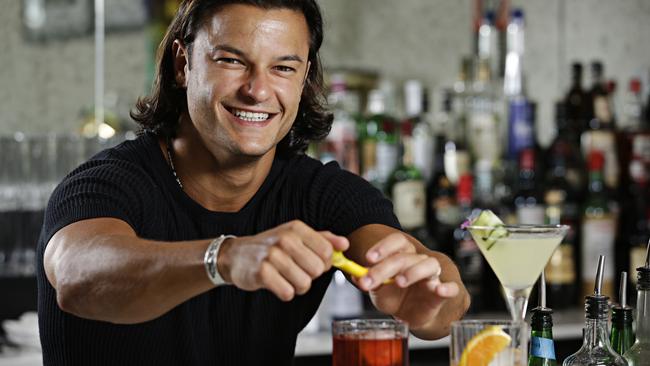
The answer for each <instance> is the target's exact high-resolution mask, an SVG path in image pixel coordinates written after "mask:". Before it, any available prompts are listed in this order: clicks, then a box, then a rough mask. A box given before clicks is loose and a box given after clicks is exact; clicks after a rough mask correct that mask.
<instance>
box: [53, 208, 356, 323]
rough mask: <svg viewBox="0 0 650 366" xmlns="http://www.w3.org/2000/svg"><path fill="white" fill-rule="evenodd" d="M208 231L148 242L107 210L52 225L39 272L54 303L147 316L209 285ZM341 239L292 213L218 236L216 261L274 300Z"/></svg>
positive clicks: (341, 244) (294, 287) (294, 290)
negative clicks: (274, 223) (261, 227)
mask: <svg viewBox="0 0 650 366" xmlns="http://www.w3.org/2000/svg"><path fill="white" fill-rule="evenodd" d="M210 242H211V239H206V240H196V241H184V242H154V241H151V240H144V239H141V238H139V237H137V235H136V233H135V232H134V231H133V229H132V228H131V226H129V225H128V224H127V223H126V222H124V221H122V220H118V219H114V218H96V219H89V220H84V221H79V222H76V223H73V224H70V225H68V226H66V227H64V228H63V229H61V230H59V231H58V232H57V233H56V234H55V235H54V236H53V237H52V238H51V239H50V241H49V243H48V245H47V248H46V249H45V254H44V260H43V262H44V267H45V274H46V276H47V278H48V280H49V282H50V283H51V284H52V286H53V287H54V289H55V290H56V293H57V302H58V304H59V307H60V308H61V309H62V310H64V311H67V312H69V313H72V314H75V315H77V316H80V317H83V318H88V319H94V320H102V321H108V322H113V323H125V324H131V323H140V322H144V321H148V320H152V319H155V318H157V317H159V316H161V315H163V314H165V313H166V312H168V311H169V310H171V309H173V308H174V307H176V306H177V305H179V304H181V303H183V302H185V301H187V300H188V299H190V298H192V297H194V296H196V295H199V294H201V293H203V292H205V291H208V290H209V289H211V288H213V287H214V284H212V282H211V281H210V280H209V279H208V277H207V274H206V272H205V267H204V264H203V257H204V255H205V251H206V248H207V247H208V245H209V243H210ZM347 247H348V241H347V239H346V238H344V237H339V236H336V235H334V234H332V233H329V232H316V231H314V230H313V229H311V228H310V227H308V226H307V225H305V224H304V223H302V222H300V221H292V222H289V223H286V224H283V225H280V226H278V227H276V228H273V229H270V230H267V231H264V232H262V233H259V234H257V235H253V236H244V237H239V238H234V239H227V240H225V241H224V242H223V245H222V247H221V250H220V251H219V256H218V258H217V267H218V270H219V273H220V274H221V275H222V276H223V278H224V280H226V282H228V283H232V284H233V285H235V286H237V287H238V288H240V289H243V290H249V291H253V290H257V289H261V288H265V289H268V290H269V291H271V292H273V293H274V294H275V295H277V296H278V297H279V298H280V299H281V300H284V301H289V300H291V299H292V298H293V297H294V296H295V295H296V294H304V293H306V292H307V291H308V290H309V288H310V287H311V282H312V280H313V279H314V278H316V277H319V276H320V275H321V274H323V272H325V271H327V270H329V268H330V266H331V255H332V251H333V249H336V250H345V249H347Z"/></svg>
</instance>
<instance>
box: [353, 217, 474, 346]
mask: <svg viewBox="0 0 650 366" xmlns="http://www.w3.org/2000/svg"><path fill="white" fill-rule="evenodd" d="M348 238H349V240H350V249H349V251H348V252H347V253H346V254H347V255H348V256H349V257H350V259H352V260H355V261H358V262H359V263H362V264H364V265H366V266H368V267H369V272H368V275H367V276H366V277H367V278H368V279H370V280H371V283H370V284H368V283H366V281H367V279H366V277H364V278H362V279H359V280H357V281H356V282H357V284H358V286H359V287H360V288H361V289H362V290H367V291H370V295H371V299H372V301H373V304H374V305H375V306H376V307H377V308H378V309H379V310H381V311H383V312H385V313H387V314H390V315H392V316H395V317H397V318H400V319H403V320H405V321H407V322H408V323H409V325H410V329H411V332H412V333H413V334H414V335H416V336H417V337H419V338H422V339H437V338H441V337H444V336H445V335H448V334H449V332H450V328H451V322H452V321H454V320H457V319H460V318H461V317H462V316H463V315H464V314H465V312H466V311H467V309H468V308H469V304H470V297H469V294H468V292H467V290H466V289H465V286H464V285H463V283H462V281H461V279H460V273H459V272H458V268H457V267H456V265H455V264H454V263H453V262H452V261H451V259H449V258H448V257H447V256H445V255H444V254H442V253H439V252H434V251H431V250H428V249H427V248H425V247H424V245H422V244H421V243H420V242H418V241H417V240H416V239H414V238H413V237H411V236H409V235H406V234H404V233H403V232H401V231H398V230H396V229H393V228H391V227H388V226H385V225H377V224H374V225H366V226H363V227H361V228H359V229H357V230H356V231H354V232H353V233H352V234H350V235H349V237H348ZM373 256H375V257H373ZM400 277H402V278H400ZM388 278H395V279H396V282H395V283H394V284H390V285H382V283H383V282H384V280H386V279H388ZM398 278H399V280H398Z"/></svg>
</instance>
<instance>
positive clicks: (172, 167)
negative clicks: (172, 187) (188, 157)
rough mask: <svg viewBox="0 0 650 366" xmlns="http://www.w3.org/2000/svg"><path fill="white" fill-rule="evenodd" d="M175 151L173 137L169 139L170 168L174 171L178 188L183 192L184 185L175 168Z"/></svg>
mask: <svg viewBox="0 0 650 366" xmlns="http://www.w3.org/2000/svg"><path fill="white" fill-rule="evenodd" d="M173 156H174V150H173V149H172V139H171V137H167V158H168V159H169V167H170V168H171V169H172V174H174V179H176V183H178V186H179V187H181V190H183V183H181V179H180V178H179V177H178V174H177V173H176V168H175V167H174V159H173Z"/></svg>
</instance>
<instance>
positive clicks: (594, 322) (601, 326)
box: [583, 319, 611, 349]
mask: <svg viewBox="0 0 650 366" xmlns="http://www.w3.org/2000/svg"><path fill="white" fill-rule="evenodd" d="M583 347H587V348H589V349H592V348H611V346H610V344H609V335H608V332H607V319H600V320H598V319H587V320H586V322H585V335H584V338H583Z"/></svg>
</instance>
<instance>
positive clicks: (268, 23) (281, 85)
mask: <svg viewBox="0 0 650 366" xmlns="http://www.w3.org/2000/svg"><path fill="white" fill-rule="evenodd" d="M191 52H192V55H191V58H190V60H191V65H185V66H183V65H182V64H181V67H178V65H177V81H179V80H178V79H179V75H180V77H181V80H180V82H181V83H182V84H184V85H185V86H186V87H187V104H188V111H189V115H190V118H191V120H192V123H193V125H194V127H195V129H196V130H197V131H198V133H199V135H200V137H201V140H202V141H203V143H204V144H205V146H206V147H207V148H208V150H210V151H211V152H212V153H213V154H219V155H220V154H226V155H225V156H232V155H245V156H262V155H264V154H266V153H268V152H269V151H271V150H273V149H274V148H275V146H276V144H277V143H278V142H280V140H282V138H283V137H284V136H285V135H286V134H287V133H288V131H289V129H290V128H291V125H292V124H293V121H294V119H295V117H296V114H297V111H298V103H299V102H300V96H301V94H302V89H303V84H304V81H305V78H306V75H307V71H308V69H309V62H308V55H309V30H308V28H307V24H306V22H305V18H304V16H303V15H302V14H301V13H299V12H296V11H292V10H288V9H273V10H264V9H261V8H257V7H253V6H248V5H228V6H226V7H224V8H222V9H221V10H219V11H218V12H217V13H215V14H214V15H213V16H212V17H211V18H209V19H208V20H207V21H206V23H205V24H204V26H203V27H202V28H201V29H200V30H199V31H198V32H197V34H196V38H195V40H194V43H193V46H192V47H191ZM176 55H177V57H176V62H177V63H178V62H179V60H181V63H182V62H184V61H182V60H184V59H187V58H186V57H184V55H182V56H183V57H179V56H178V55H179V53H178V52H177V53H176ZM188 66H189V67H188Z"/></svg>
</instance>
